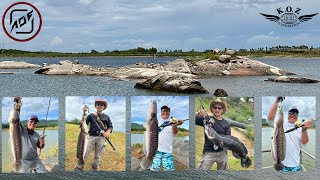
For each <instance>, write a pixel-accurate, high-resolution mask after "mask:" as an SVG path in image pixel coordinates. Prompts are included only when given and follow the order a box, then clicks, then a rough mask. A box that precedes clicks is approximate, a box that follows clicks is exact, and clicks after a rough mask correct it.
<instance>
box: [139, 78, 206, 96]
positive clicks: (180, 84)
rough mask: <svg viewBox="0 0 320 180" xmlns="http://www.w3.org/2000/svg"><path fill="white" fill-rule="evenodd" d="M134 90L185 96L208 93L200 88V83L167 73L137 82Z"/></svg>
mask: <svg viewBox="0 0 320 180" xmlns="http://www.w3.org/2000/svg"><path fill="white" fill-rule="evenodd" d="M134 88H141V89H152V90H159V91H171V92H179V93H187V94H195V93H209V92H208V91H207V90H206V89H204V88H203V87H202V86H201V83H200V82H199V81H198V80H195V79H192V78H189V77H186V76H181V75H173V74H167V73H162V74H159V75H156V76H154V77H153V78H151V79H147V80H145V81H143V82H138V83H137V84H136V85H135V86H134Z"/></svg>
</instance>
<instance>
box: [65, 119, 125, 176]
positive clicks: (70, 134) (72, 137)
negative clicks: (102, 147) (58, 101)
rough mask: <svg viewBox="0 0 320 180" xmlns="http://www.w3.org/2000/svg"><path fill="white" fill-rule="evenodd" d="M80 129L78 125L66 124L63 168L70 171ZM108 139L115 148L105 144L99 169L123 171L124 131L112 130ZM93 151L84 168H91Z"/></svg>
mask: <svg viewBox="0 0 320 180" xmlns="http://www.w3.org/2000/svg"><path fill="white" fill-rule="evenodd" d="M79 132H80V129H79V126H78V125H73V124H66V137H65V140H66V147H65V148H66V151H65V153H66V162H65V169H66V170H67V171H72V170H73V168H74V166H75V164H76V163H77V157H76V153H77V142H78V135H79ZM109 139H110V141H111V142H112V144H113V146H114V147H115V148H116V151H113V150H112V148H111V147H110V145H109V144H107V146H106V151H105V152H104V154H103V155H102V158H101V163H100V170H101V171H125V168H126V166H125V163H126V160H125V155H126V147H125V145H126V141H125V133H122V132H113V133H111V134H110V136H109ZM93 157H94V152H90V154H89V156H88V159H87V160H86V164H85V166H84V170H85V171H88V170H91V163H92V162H93Z"/></svg>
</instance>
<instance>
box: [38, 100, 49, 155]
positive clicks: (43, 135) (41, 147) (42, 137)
mask: <svg viewBox="0 0 320 180" xmlns="http://www.w3.org/2000/svg"><path fill="white" fill-rule="evenodd" d="M50 103H51V97H50V98H49V104H48V109H47V114H46V121H45V124H44V127H43V131H42V136H41V137H40V139H43V140H44V137H45V136H46V135H45V134H44V133H45V131H46V125H47V120H48V114H49V108H50ZM40 144H41V145H40V153H39V156H40V155H41V151H42V149H43V144H42V143H40Z"/></svg>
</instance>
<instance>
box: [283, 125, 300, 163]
mask: <svg viewBox="0 0 320 180" xmlns="http://www.w3.org/2000/svg"><path fill="white" fill-rule="evenodd" d="M291 128H294V124H292V123H289V122H288V121H284V122H283V129H284V131H287V130H289V129H291ZM285 135H286V157H285V159H284V160H283V161H282V163H283V165H285V166H287V167H296V166H298V165H299V164H300V148H301V136H302V128H298V129H296V130H294V131H291V132H289V133H286V134H285Z"/></svg>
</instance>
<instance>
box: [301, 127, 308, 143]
mask: <svg viewBox="0 0 320 180" xmlns="http://www.w3.org/2000/svg"><path fill="white" fill-rule="evenodd" d="M308 142H309V136H308V132H307V130H306V129H302V134H301V143H302V144H307V143H308Z"/></svg>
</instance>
